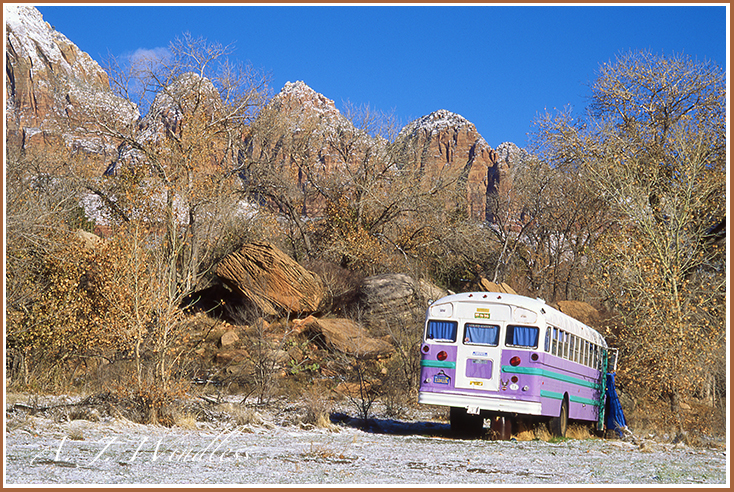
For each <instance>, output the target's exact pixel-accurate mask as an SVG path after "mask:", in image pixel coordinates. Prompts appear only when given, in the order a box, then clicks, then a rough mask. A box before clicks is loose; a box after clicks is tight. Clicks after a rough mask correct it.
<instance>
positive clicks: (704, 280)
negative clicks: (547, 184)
mask: <svg viewBox="0 0 734 492" xmlns="http://www.w3.org/2000/svg"><path fill="white" fill-rule="evenodd" d="M724 81H725V77H724V74H723V73H722V72H721V70H720V69H719V68H718V67H716V66H714V65H712V64H710V63H705V62H697V61H694V60H692V59H690V58H688V57H685V56H671V57H663V56H655V55H652V54H650V53H646V52H632V53H628V54H624V55H621V56H619V57H618V58H617V59H616V61H615V62H614V63H606V64H604V65H602V66H601V67H600V71H599V77H598V79H597V81H596V82H595V83H594V84H593V86H592V104H591V111H590V113H589V117H588V118H587V120H586V121H581V122H572V121H571V120H570V118H556V119H553V118H551V117H548V118H546V119H545V120H544V121H543V122H542V124H543V125H545V130H544V131H545V133H544V135H545V143H546V149H547V150H548V153H547V154H546V157H547V158H548V159H550V160H551V161H552V162H556V163H560V162H564V163H571V164H573V165H574V166H575V167H576V168H577V169H578V170H579V172H580V173H581V175H580V176H582V177H583V179H585V180H586V181H587V183H588V184H589V185H590V186H592V187H593V190H595V192H596V193H597V195H598V196H599V197H600V198H601V199H603V200H604V201H605V202H606V203H607V204H608V206H609V207H611V210H612V211H613V213H614V222H613V223H612V224H611V225H612V227H611V228H609V229H608V230H607V231H605V234H603V237H600V238H599V240H598V241H596V244H595V245H594V247H593V248H592V249H591V250H590V253H592V255H591V256H592V258H593V259H594V260H595V262H594V265H595V268H596V270H595V274H594V275H593V281H594V283H595V285H596V288H597V289H599V291H600V294H602V295H603V296H604V297H605V299H606V300H607V301H608V303H609V304H610V305H611V306H613V307H614V308H615V309H616V311H617V313H618V316H619V317H618V320H617V323H616V325H615V332H616V335H617V336H618V339H617V342H618V343H619V344H621V346H622V348H623V349H624V352H625V354H624V355H626V356H627V357H625V362H626V363H625V364H624V365H623V366H622V369H621V370H620V376H621V378H622V380H623V381H627V382H630V383H632V384H633V385H634V386H635V387H637V388H638V389H640V390H642V389H645V390H646V391H651V392H652V393H653V394H655V395H658V396H663V397H665V398H668V399H670V401H671V404H672V406H673V408H674V410H677V402H678V400H679V398H680V396H682V395H683V394H691V393H693V392H695V391H696V390H695V388H697V387H702V385H704V384H705V382H706V381H710V368H712V367H720V366H719V365H718V364H716V363H715V361H716V360H717V359H718V358H719V357H721V354H722V353H723V352H722V350H723V343H724V342H723V340H724V318H723V313H724V309H723V302H724V299H725V295H724V292H725V288H724V285H725V276H724V274H723V256H722V251H721V246H720V244H718V245H717V241H716V240H715V234H713V231H716V230H717V227H718V226H719V225H720V224H722V223H723V222H724V220H725V181H726V178H725V177H726V170H725V162H726V150H725V148H726V145H725V144H726V134H725V128H726V124H725V119H724V113H725V107H726V106H725V86H724Z"/></svg>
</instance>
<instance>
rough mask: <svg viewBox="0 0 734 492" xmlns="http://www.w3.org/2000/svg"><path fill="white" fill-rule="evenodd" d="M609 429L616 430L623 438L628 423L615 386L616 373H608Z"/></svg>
mask: <svg viewBox="0 0 734 492" xmlns="http://www.w3.org/2000/svg"><path fill="white" fill-rule="evenodd" d="M607 403H608V406H609V408H608V410H607V415H606V417H607V419H606V420H607V429H610V430H616V431H617V434H619V437H622V436H623V435H624V433H623V432H622V430H623V429H626V428H627V422H626V421H625V420H624V413H623V412H622V404H621V403H620V402H619V396H617V388H616V386H615V385H614V373H612V372H609V373H607Z"/></svg>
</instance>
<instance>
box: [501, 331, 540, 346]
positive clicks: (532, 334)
mask: <svg viewBox="0 0 734 492" xmlns="http://www.w3.org/2000/svg"><path fill="white" fill-rule="evenodd" d="M539 335H540V330H539V329H538V328H537V327H535V326H517V325H507V337H506V338H505V345H508V346H509V345H512V346H516V347H532V348H536V347H537V346H538V336H539Z"/></svg>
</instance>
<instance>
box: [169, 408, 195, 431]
mask: <svg viewBox="0 0 734 492" xmlns="http://www.w3.org/2000/svg"><path fill="white" fill-rule="evenodd" d="M198 417H199V415H198V414H196V413H192V412H187V411H184V412H181V413H177V414H175V415H174V416H173V425H175V426H176V427H180V428H182V429H187V430H194V429H196V422H197V420H198Z"/></svg>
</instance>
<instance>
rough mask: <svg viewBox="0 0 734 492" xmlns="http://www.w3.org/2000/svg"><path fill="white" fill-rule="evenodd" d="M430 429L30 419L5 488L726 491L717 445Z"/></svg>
mask: <svg viewBox="0 0 734 492" xmlns="http://www.w3.org/2000/svg"><path fill="white" fill-rule="evenodd" d="M6 417H8V414H6ZM8 418H9V419H11V420H12V419H14V418H15V417H12V416H11V417H8ZM425 418H426V417H425V414H424V416H423V417H422V418H418V419H410V420H404V421H403V420H390V419H379V418H378V419H375V420H374V421H373V425H372V426H371V428H370V430H361V429H359V428H357V427H356V426H354V425H350V424H349V422H350V419H349V418H347V417H346V416H345V415H342V418H341V419H337V422H341V423H337V424H336V425H334V426H332V427H331V428H329V429H325V428H314V427H312V426H302V425H300V426H299V425H277V424H274V423H273V422H272V421H270V420H268V419H264V420H263V421H262V424H261V425H251V424H248V425H240V426H235V425H234V424H232V423H229V424H228V423H222V424H213V423H205V422H199V423H197V428H196V429H183V428H180V427H172V428H166V427H161V426H152V425H138V424H134V423H131V422H129V421H127V420H123V419H116V418H103V419H101V420H99V421H98V422H90V421H87V420H72V421H65V422H55V421H53V420H51V419H48V418H41V417H33V416H24V417H23V418H22V419H21V420H20V421H17V422H11V421H9V422H8V423H6V432H5V463H4V464H5V474H4V476H5V483H6V484H7V485H14V484H36V485H48V484H87V485H92V484H199V485H202V484H245V485H279V484H281V485H282V484H289V485H308V484H340V485H350V484H375V485H381V484H400V485H406V484H502V485H507V484H520V485H528V484H613V485H614V484H728V475H727V453H726V449H725V448H724V447H723V445H722V444H721V443H720V444H719V445H712V446H711V447H709V448H697V447H696V448H694V447H689V446H686V445H683V444H680V443H679V444H675V445H674V444H671V443H661V442H656V441H652V440H646V441H643V442H641V443H640V442H638V443H633V442H627V441H622V440H603V439H586V440H567V441H562V442H557V443H552V442H544V441H488V440H458V439H452V438H450V435H449V433H448V432H447V431H448V424H445V423H439V422H431V421H430V420H425ZM352 422H353V421H352Z"/></svg>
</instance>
